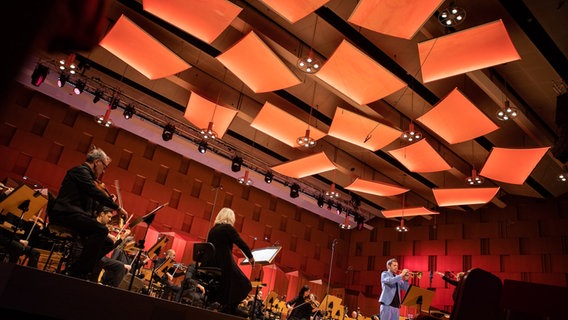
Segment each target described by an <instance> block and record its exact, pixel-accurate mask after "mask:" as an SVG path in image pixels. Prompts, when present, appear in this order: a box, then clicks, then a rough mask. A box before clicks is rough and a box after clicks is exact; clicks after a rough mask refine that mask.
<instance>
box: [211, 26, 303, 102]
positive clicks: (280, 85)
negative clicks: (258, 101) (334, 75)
mask: <svg viewBox="0 0 568 320" xmlns="http://www.w3.org/2000/svg"><path fill="white" fill-rule="evenodd" d="M217 59H218V60H219V61H221V63H223V64H224V65H225V67H227V69H229V70H231V72H232V73H234V74H235V75H236V76H237V77H239V79H241V81H243V82H244V83H245V84H246V85H247V86H249V88H251V89H252V91H254V92H255V93H260V92H269V91H274V90H279V89H284V88H288V87H291V86H294V85H297V84H299V83H300V80H299V79H298V78H297V77H296V76H295V75H294V73H293V72H292V71H290V69H288V67H287V66H286V65H285V64H284V63H283V62H282V60H280V58H278V56H277V55H276V54H275V53H274V52H273V51H272V50H271V49H270V48H269V47H268V46H267V45H266V43H264V42H263V41H262V40H261V39H260V37H259V36H258V35H257V34H256V33H254V31H251V32H249V33H248V34H247V35H246V36H244V37H243V38H242V39H241V40H240V41H239V42H237V44H235V45H234V46H233V47H232V48H230V49H229V50H227V51H225V52H224V53H222V54H220V55H219V56H218V57H217Z"/></svg>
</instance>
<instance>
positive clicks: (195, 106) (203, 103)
mask: <svg viewBox="0 0 568 320" xmlns="http://www.w3.org/2000/svg"><path fill="white" fill-rule="evenodd" d="M236 115H237V110H234V109H232V108H227V107H223V106H220V105H218V104H216V103H214V102H211V101H209V100H207V99H205V98H204V97H202V96H200V95H198V94H197V93H195V92H192V93H191V96H190V97H189V101H188V102H187V107H186V108H185V114H184V115H183V116H184V118H186V119H187V121H189V122H191V123H193V124H194V125H195V126H196V127H197V128H198V129H205V128H207V126H208V125H209V122H213V131H215V132H216V133H217V136H218V137H219V138H222V137H223V135H224V134H225V132H226V131H227V129H228V128H229V125H231V122H232V121H233V119H234V118H235V116H236Z"/></svg>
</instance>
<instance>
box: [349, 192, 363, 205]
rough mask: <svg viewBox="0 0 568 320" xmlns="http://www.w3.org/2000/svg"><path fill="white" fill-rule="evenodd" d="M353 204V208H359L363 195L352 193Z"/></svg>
mask: <svg viewBox="0 0 568 320" xmlns="http://www.w3.org/2000/svg"><path fill="white" fill-rule="evenodd" d="M351 205H352V206H353V208H359V207H360V206H361V197H359V196H358V195H356V194H352V195H351Z"/></svg>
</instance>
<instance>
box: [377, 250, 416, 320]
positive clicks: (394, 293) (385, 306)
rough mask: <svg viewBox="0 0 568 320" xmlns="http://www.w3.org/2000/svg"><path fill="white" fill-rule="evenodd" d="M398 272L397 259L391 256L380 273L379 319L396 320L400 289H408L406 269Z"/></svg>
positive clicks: (400, 298) (400, 299) (408, 275)
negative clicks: (385, 268)
mask: <svg viewBox="0 0 568 320" xmlns="http://www.w3.org/2000/svg"><path fill="white" fill-rule="evenodd" d="M397 272H398V261H396V259H394V258H392V259H389V260H388V261H387V270H386V271H383V272H382V273H381V287H382V292H381V296H380V297H379V303H380V304H381V307H380V319H381V320H398V319H399V314H400V310H399V308H400V303H401V301H402V297H401V290H405V291H406V290H408V278H409V277H410V273H409V272H408V269H402V271H401V272H400V274H398V275H397Z"/></svg>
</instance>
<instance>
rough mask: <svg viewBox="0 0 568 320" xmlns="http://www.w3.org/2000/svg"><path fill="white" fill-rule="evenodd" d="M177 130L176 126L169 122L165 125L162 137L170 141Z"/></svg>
mask: <svg viewBox="0 0 568 320" xmlns="http://www.w3.org/2000/svg"><path fill="white" fill-rule="evenodd" d="M175 132H176V127H175V126H174V125H173V124H171V123H168V124H167V125H166V126H165V127H164V132H162V139H163V140H164V141H170V140H172V138H173V136H174V133H175Z"/></svg>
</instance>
